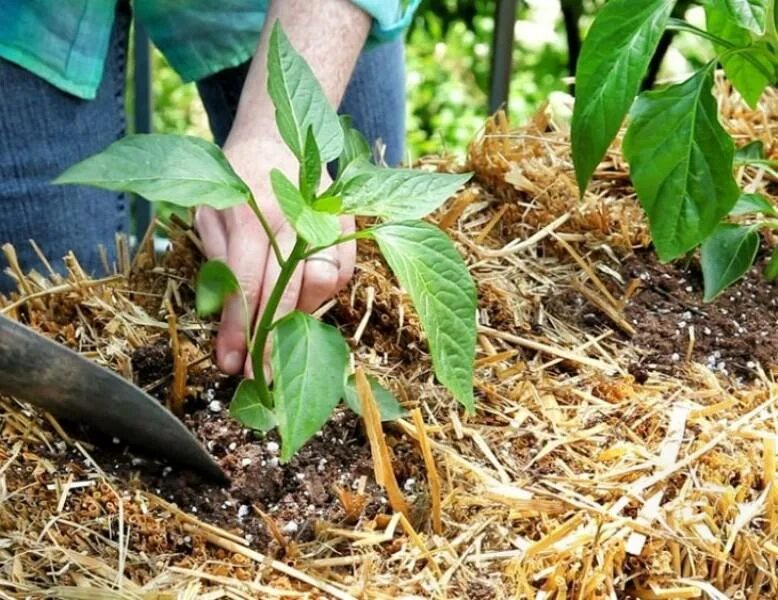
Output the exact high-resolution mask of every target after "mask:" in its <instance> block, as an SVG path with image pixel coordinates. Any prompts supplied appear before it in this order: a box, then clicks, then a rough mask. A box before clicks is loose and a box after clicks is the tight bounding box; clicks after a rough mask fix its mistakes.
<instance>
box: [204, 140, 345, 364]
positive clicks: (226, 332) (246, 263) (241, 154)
mask: <svg viewBox="0 0 778 600" xmlns="http://www.w3.org/2000/svg"><path fill="white" fill-rule="evenodd" d="M224 153H225V154H226V156H227V158H228V159H229V161H230V163H231V164H232V167H233V169H235V171H236V173H237V174H238V175H239V176H240V177H241V178H242V179H243V180H244V181H245V182H246V183H247V184H248V186H249V187H250V188H251V191H252V194H253V195H254V198H255V199H256V202H257V205H258V206H259V208H260V210H261V211H262V212H263V214H264V215H265V218H266V220H267V222H268V224H269V226H270V229H271V230H272V231H273V232H274V235H275V238H276V242H277V244H278V246H279V248H280V250H281V254H282V255H283V257H284V258H286V257H287V256H288V254H289V252H290V251H291V250H292V247H293V246H294V243H295V238H296V234H295V231H294V229H293V228H292V227H291V225H289V223H288V222H287V221H286V219H285V217H284V215H283V213H282V212H281V209H280V207H279V206H278V203H277V202H276V200H275V197H274V195H273V191H272V189H271V186H270V170H271V169H273V168H276V169H279V170H281V171H283V172H284V174H286V176H287V177H289V179H290V180H292V181H295V180H296V179H297V169H298V165H297V161H296V159H295V158H294V156H293V155H292V154H291V153H290V152H289V151H288V150H287V148H286V147H285V146H284V145H283V143H282V142H280V141H277V140H266V141H264V142H262V143H261V144H256V143H254V144H252V143H230V141H229V140H228V141H227V143H226V144H225V146H224ZM330 183H331V180H330V179H329V176H328V175H327V174H326V171H325V172H324V173H322V188H326V187H327V186H329V184H330ZM195 225H196V227H197V230H198V232H199V233H200V237H201V238H202V241H203V246H204V248H205V253H206V256H207V257H208V258H209V259H218V260H222V261H224V262H226V263H227V264H228V265H229V267H230V268H231V269H232V271H233V272H234V273H235V276H236V277H237V279H238V281H239V282H240V285H241V289H242V291H243V294H244V296H245V298H246V304H247V308H248V318H249V320H250V324H251V325H252V329H251V330H252V331H253V324H254V322H255V320H256V319H257V318H259V316H261V315H262V312H263V311H264V309H265V306H266V304H267V301H268V298H269V296H270V293H271V292H272V290H273V286H274V284H275V282H276V280H277V279H278V276H279V274H280V271H281V267H280V265H279V264H278V261H277V260H276V257H275V254H274V252H273V249H272V247H271V245H270V240H269V239H268V236H267V234H266V233H265V231H264V229H263V228H262V226H261V224H260V223H259V221H258V219H257V217H256V215H254V213H253V211H252V210H251V207H249V206H248V205H242V206H238V207H235V208H231V209H227V210H224V211H217V210H214V209H212V208H208V207H201V208H200V209H199V210H198V212H197V215H196V218H195ZM341 228H342V231H343V233H344V234H348V233H351V232H353V231H354V219H353V217H343V218H342V219H341ZM355 260H356V244H355V242H353V241H350V242H347V243H344V244H340V245H338V246H334V247H332V248H328V249H326V250H323V251H322V252H321V253H319V254H317V255H316V256H315V257H311V259H308V260H307V261H306V262H305V263H303V264H301V265H300V267H298V269H297V270H296V272H295V274H294V275H293V277H292V280H291V281H290V282H289V285H288V286H287V287H286V290H285V292H284V295H283V297H282V299H281V302H280V303H279V306H278V311H277V312H276V315H275V317H276V318H279V317H281V316H283V315H284V314H286V313H288V312H290V311H292V310H294V309H295V308H297V309H299V310H302V311H306V312H312V311H314V310H316V309H317V308H318V307H319V306H320V305H321V304H323V303H324V302H325V301H326V300H328V299H329V298H331V297H333V296H334V295H335V294H336V293H337V292H338V291H339V290H340V289H342V288H343V287H344V286H345V285H346V284H347V283H348V281H349V280H350V279H351V276H352V275H353V273H354V264H355ZM246 330H247V327H246V318H245V311H244V305H243V301H242V300H241V299H240V297H238V296H237V295H235V296H233V297H231V298H229V299H228V300H227V301H226V303H225V305H224V309H223V311H222V319H221V324H220V325H219V333H218V336H217V338H216V360H217V362H218V364H219V367H220V368H221V369H222V370H224V371H225V372H226V373H228V374H231V375H235V374H238V373H240V372H241V370H243V371H244V373H245V374H246V376H247V377H250V376H251V375H252V369H251V358H250V356H248V357H247V340H246Z"/></svg>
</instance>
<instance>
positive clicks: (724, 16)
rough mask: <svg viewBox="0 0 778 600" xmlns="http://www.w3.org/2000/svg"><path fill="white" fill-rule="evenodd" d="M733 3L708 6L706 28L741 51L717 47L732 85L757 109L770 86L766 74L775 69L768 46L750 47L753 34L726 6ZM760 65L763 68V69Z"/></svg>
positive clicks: (719, 0)
mask: <svg viewBox="0 0 778 600" xmlns="http://www.w3.org/2000/svg"><path fill="white" fill-rule="evenodd" d="M731 1H732V0H712V1H711V3H709V4H708V5H707V6H706V7H705V16H706V21H707V29H708V31H709V32H710V33H712V34H714V35H716V36H718V37H720V38H722V39H724V40H726V41H728V42H730V43H731V44H733V45H735V46H737V47H738V48H740V49H741V50H739V51H736V52H732V51H729V52H728V51H727V48H724V47H722V46H721V45H718V44H715V48H716V52H717V53H718V54H719V56H720V57H721V58H720V60H721V64H722V65H723V67H724V72H725V73H726V75H727V77H728V78H729V80H730V81H731V82H732V85H734V86H735V88H736V89H737V91H738V92H740V95H741V96H743V99H744V100H745V101H746V102H747V103H748V104H749V105H750V106H751V107H752V108H756V106H757V104H758V103H759V98H760V97H761V96H762V92H764V90H765V88H766V87H767V86H768V85H769V84H770V78H769V77H768V76H767V73H772V72H773V69H774V66H773V64H772V61H771V60H770V57H769V46H767V45H761V46H753V47H752V48H748V47H749V46H751V45H752V38H751V34H750V33H749V32H748V31H747V30H746V29H743V28H742V27H740V26H739V25H738V23H737V22H736V21H735V20H734V19H733V18H732V16H731V15H730V13H729V11H728V9H727V6H726V4H727V3H728V2H731ZM754 63H756V64H754ZM759 65H761V66H762V68H761V69H760V68H759Z"/></svg>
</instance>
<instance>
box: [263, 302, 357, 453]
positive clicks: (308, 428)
mask: <svg viewBox="0 0 778 600" xmlns="http://www.w3.org/2000/svg"><path fill="white" fill-rule="evenodd" d="M272 344H273V349H272V357H271V362H272V365H273V378H274V381H275V383H274V384H273V397H274V398H275V412H276V419H277V420H278V431H279V433H280V434H281V440H282V448H281V459H282V460H284V461H286V460H289V458H291V456H292V455H293V454H294V453H295V452H297V451H298V450H299V449H300V448H301V447H302V446H303V444H305V442H307V441H308V440H309V439H310V438H311V437H312V436H313V435H314V434H315V433H316V432H317V431H319V429H321V427H322V426H323V425H324V423H325V422H326V421H327V419H328V418H329V416H330V413H331V412H332V409H334V408H335V406H337V404H338V402H340V399H341V398H342V397H343V379H344V377H343V373H344V372H345V370H346V363H347V362H348V347H347V346H346V342H345V340H344V339H343V336H341V335H340V332H339V331H338V330H337V329H335V328H334V327H332V326H331V325H326V324H324V323H322V322H321V321H317V320H316V319H314V318H313V317H311V316H310V315H307V314H304V313H301V312H300V311H294V312H292V313H290V314H289V315H287V316H286V317H284V318H283V319H281V320H280V321H279V322H278V324H277V325H276V326H275V328H274V329H273V342H272Z"/></svg>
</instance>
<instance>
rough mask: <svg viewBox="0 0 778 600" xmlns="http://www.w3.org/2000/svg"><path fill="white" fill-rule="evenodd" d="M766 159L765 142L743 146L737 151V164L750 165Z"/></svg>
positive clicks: (760, 141)
mask: <svg viewBox="0 0 778 600" xmlns="http://www.w3.org/2000/svg"><path fill="white" fill-rule="evenodd" d="M764 159H765V153H764V142H762V140H754V141H753V142H749V143H748V144H746V145H745V146H741V147H740V148H738V149H737V150H736V151H735V163H736V164H748V163H750V162H751V161H754V160H764Z"/></svg>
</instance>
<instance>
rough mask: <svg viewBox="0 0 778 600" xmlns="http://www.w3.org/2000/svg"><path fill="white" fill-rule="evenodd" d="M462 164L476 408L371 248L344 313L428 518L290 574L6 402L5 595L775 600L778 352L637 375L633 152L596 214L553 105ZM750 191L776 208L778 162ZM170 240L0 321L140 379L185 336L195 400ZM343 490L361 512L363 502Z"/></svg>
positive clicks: (183, 352)
mask: <svg viewBox="0 0 778 600" xmlns="http://www.w3.org/2000/svg"><path fill="white" fill-rule="evenodd" d="M720 92H721V93H720V97H721V104H722V110H723V114H724V115H725V122H726V125H727V126H728V128H729V129H730V131H732V132H733V133H734V134H735V136H736V138H737V139H738V140H739V141H745V140H748V139H754V138H759V139H762V140H763V141H764V142H765V146H766V148H767V149H768V153H769V155H770V156H772V157H773V158H775V157H777V156H778V143H777V142H776V138H775V137H774V135H775V130H776V124H777V123H778V121H777V120H776V118H775V117H776V115H778V110H777V109H778V95H777V94H775V93H770V94H769V95H768V96H767V98H766V99H765V100H764V102H763V104H762V106H761V107H760V109H759V110H758V111H753V112H752V111H749V110H747V109H745V108H744V107H743V105H742V104H741V103H740V102H739V101H738V100H737V98H736V97H734V96H732V95H730V93H729V91H728V90H726V89H724V88H723V86H721V89H720ZM428 162H432V163H434V162H436V161H428ZM437 162H438V163H439V166H440V167H441V168H447V166H448V164H449V163H448V161H446V160H440V161H437ZM469 168H471V169H472V170H474V171H475V173H476V180H475V183H474V184H473V185H471V186H470V187H469V188H468V189H467V190H465V191H464V192H462V193H461V194H460V195H459V196H458V197H456V198H454V199H452V200H451V201H450V202H449V203H448V204H447V205H446V207H445V208H444V209H443V210H442V211H441V212H440V213H439V214H438V215H437V216H436V219H437V220H438V222H439V223H440V224H441V225H442V226H443V227H444V228H446V229H448V230H449V231H450V233H451V235H452V237H453V238H454V239H455V240H456V241H457V243H458V244H459V247H460V249H461V250H462V252H463V253H464V254H465V256H466V258H467V261H468V264H469V266H470V269H471V273H472V274H473V276H474V278H475V279H476V280H477V281H478V283H479V287H480V311H479V321H480V324H479V332H480V333H479V343H478V351H477V363H476V365H477V369H476V380H475V385H476V389H477V392H478V397H479V410H478V413H477V415H476V416H475V417H472V418H466V417H465V416H463V415H462V413H461V412H458V411H457V408H456V407H455V405H454V403H453V401H452V400H451V399H450V397H449V396H448V395H447V394H446V393H445V391H444V390H443V389H442V388H441V387H440V386H437V385H435V383H434V381H433V379H432V377H431V375H430V364H429V361H428V357H427V356H426V354H425V352H424V345H423V343H422V341H421V338H420V335H419V331H418V327H417V322H416V320H415V318H414V316H413V314H412V312H411V310H410V307H409V306H408V305H407V303H406V302H405V300H404V299H403V297H402V295H401V294H400V293H399V290H398V289H397V287H396V285H395V283H394V282H393V280H392V279H391V277H390V276H389V274H388V272H387V270H386V269H385V267H384V266H383V265H382V264H381V262H380V261H379V260H378V258H377V256H376V254H375V253H374V252H371V251H370V250H369V249H367V248H363V249H362V257H363V259H362V261H361V263H360V268H359V271H358V275H357V277H356V279H355V283H354V285H353V287H352V289H351V290H349V292H347V293H344V294H342V295H341V297H340V298H339V299H337V301H336V302H335V303H333V304H331V305H330V306H328V307H327V308H329V309H331V312H330V314H331V315H334V318H335V319H336V320H337V321H338V322H339V323H340V324H341V326H342V328H343V330H344V332H345V333H346V334H347V335H349V336H351V339H352V340H353V348H354V357H355V363H356V364H358V365H361V366H362V367H364V368H365V369H366V370H368V371H369V372H371V373H374V374H376V375H378V376H379V377H380V378H381V379H382V380H383V381H384V382H386V383H387V384H389V385H391V386H392V387H393V388H394V389H395V391H397V392H398V394H399V396H400V397H401V398H402V399H403V402H404V404H405V406H406V408H408V409H410V410H411V413H410V414H409V416H408V417H407V418H406V419H404V420H400V421H398V422H396V423H394V424H390V425H386V426H385V428H384V429H385V431H386V435H387V439H388V440H389V442H390V443H389V445H390V446H391V444H392V442H393V441H394V440H397V439H404V440H406V441H412V443H414V444H417V445H418V451H419V454H420V455H421V456H422V457H423V461H424V462H423V464H424V469H425V471H426V473H423V474H422V477H421V478H422V479H424V481H423V482H420V485H417V486H416V488H415V489H413V490H411V491H412V494H411V491H409V488H407V486H406V488H405V489H401V488H398V489H396V490H394V494H395V495H394V498H393V500H392V502H391V504H393V505H395V508H397V506H398V505H400V506H402V504H403V503H405V505H406V506H412V507H415V508H416V509H418V507H422V508H421V509H420V510H421V512H420V513H419V511H418V510H417V511H416V513H415V514H413V515H410V514H409V515H408V518H406V516H405V515H402V514H401V513H400V512H393V511H392V510H391V509H390V508H389V506H387V507H386V510H385V511H383V513H382V514H378V515H377V516H374V517H371V518H367V517H361V518H360V517H359V514H360V511H359V508H358V507H357V509H355V515H356V520H355V522H354V520H352V521H348V520H345V521H344V522H340V523H321V524H319V526H318V527H317V532H318V536H317V538H316V540H315V541H313V542H309V543H305V544H300V545H299V546H292V547H287V549H286V550H287V552H286V554H285V555H284V556H282V557H281V558H280V559H278V560H272V559H271V558H269V557H268V556H266V554H263V553H260V550H261V551H262V552H265V551H266V549H264V548H259V549H252V548H250V547H249V545H248V544H247V543H246V540H245V539H243V537H242V533H241V532H240V531H229V532H228V531H226V530H224V529H221V528H218V527H214V526H212V525H210V524H207V523H203V522H201V521H200V520H198V518H197V516H196V515H193V514H187V513H185V512H183V511H182V510H180V509H179V508H177V507H175V506H173V505H171V504H169V503H167V502H165V501H164V500H162V499H160V498H158V497H156V496H155V495H154V494H153V493H150V492H149V491H144V490H143V489H142V486H140V485H137V482H134V483H133V482H127V481H121V480H117V479H115V478H113V477H111V476H109V475H106V474H105V473H103V472H102V471H101V469H100V467H99V466H98V465H96V464H95V462H94V461H93V460H92V459H91V450H90V448H89V447H87V446H85V445H84V444H81V443H79V442H78V441H77V440H74V439H72V438H71V437H69V436H68V434H67V433H66V432H65V431H63V430H62V428H61V427H60V425H59V424H58V423H57V422H56V421H55V420H54V419H52V418H51V417H49V416H47V415H45V414H42V413H41V412H40V411H38V410H34V409H31V408H29V407H27V406H23V405H21V404H19V403H17V402H16V401H14V400H13V399H11V398H4V399H2V400H0V402H1V403H2V413H0V432H1V433H2V435H1V436H0V497H1V498H2V502H0V565H1V567H0V597H2V598H12V597H13V598H16V597H18V598H21V597H25V598H26V597H30V598H39V597H51V598H101V599H103V598H132V599H141V598H144V599H152V598H154V599H162V598H213V599H215V598H271V597H309V598H314V597H329V596H334V597H339V598H472V599H481V598H483V599H487V598H536V599H539V600H540V599H551V598H554V599H562V598H575V599H588V598H697V597H699V598H704V597H710V598H715V599H723V598H747V599H757V598H775V597H777V595H778V571H776V562H777V561H778V489H777V488H776V439H777V437H776V435H777V434H778V407H776V402H778V383H776V374H777V373H778V360H777V361H776V363H775V364H762V365H757V366H756V367H755V369H754V373H755V378H754V379H753V380H752V381H751V382H748V383H743V382H739V381H734V380H730V379H728V378H727V377H726V376H725V375H724V374H722V373H714V372H712V371H710V370H709V369H708V368H707V367H706V366H704V365H700V364H693V363H690V362H684V361H683V360H681V361H680V363H679V366H678V369H677V370H676V372H675V375H673V376H669V375H660V374H658V373H649V374H648V378H647V380H646V381H645V382H643V383H640V384H638V383H637V382H636V381H635V379H634V378H633V377H632V376H631V375H630V374H629V372H628V365H630V364H632V363H633V362H634V361H635V359H636V357H637V354H638V353H639V351H638V350H637V349H636V348H634V347H633V346H632V345H631V344H630V343H629V335H630V332H631V331H632V330H633V327H634V324H631V323H629V322H627V321H626V320H625V319H624V317H623V307H624V303H625V302H626V301H627V299H628V297H629V296H630V295H631V294H632V293H634V285H633V284H634V282H628V281H623V280H621V278H620V276H619V273H618V272H619V264H620V261H621V260H622V259H623V257H625V256H627V255H628V254H630V253H631V252H633V251H634V250H635V249H637V248H641V247H645V246H647V245H648V241H649V239H648V234H647V229H646V225H645V222H644V220H643V217H642V214H641V212H640V210H639V207H638V205H637V202H636V199H635V197H634V193H633V191H632V190H631V188H630V187H629V182H628V179H627V175H626V165H625V163H624V161H623V159H622V157H621V154H620V152H619V145H618V142H617V144H616V145H615V146H614V148H613V150H612V151H611V152H610V153H609V155H608V157H607V159H606V161H605V162H604V163H603V164H602V165H601V167H600V169H599V170H598V172H597V174H596V178H595V182H594V183H593V185H592V187H591V189H590V191H589V192H588V193H587V195H586V197H585V198H584V200H583V201H579V199H578V197H577V192H576V189H575V184H574V179H573V173H572V170H571V163H570V156H569V143H568V139H567V136H566V133H565V131H564V126H563V125H557V124H556V123H555V122H554V120H553V117H552V116H551V115H550V114H547V113H546V112H541V113H539V114H538V116H537V117H536V119H535V120H534V121H533V122H532V123H530V124H528V125H527V126H526V127H524V128H522V129H519V130H512V129H510V128H509V127H508V125H507V124H506V123H505V121H504V119H503V118H502V117H501V116H500V115H497V116H496V117H495V118H494V119H492V120H490V121H489V122H488V123H487V125H486V127H485V131H484V132H483V134H482V135H481V136H479V138H478V139H477V140H476V141H475V142H474V143H473V145H472V147H471V148H470V153H469ZM738 177H739V178H740V180H741V183H742V185H743V186H745V187H748V188H749V189H756V190H760V191H761V192H762V193H765V194H768V195H770V194H773V195H771V197H772V198H773V200H775V199H776V197H775V195H774V192H775V183H776V182H775V180H774V179H773V178H772V176H771V175H770V174H769V173H767V172H765V170H764V169H752V168H749V169H742V170H741V171H740V172H739V173H738ZM175 239H176V240H177V245H176V246H177V249H176V250H175V251H174V252H173V253H172V254H170V255H168V256H167V257H166V258H165V259H163V260H161V261H155V260H154V259H153V258H152V257H150V256H149V255H148V254H145V255H143V256H141V258H140V259H139V260H137V261H136V264H135V265H131V264H130V262H129V260H128V259H127V257H126V253H125V255H124V256H123V258H122V259H121V260H120V264H119V265H118V266H119V275H117V276H114V277H110V278H107V279H104V280H100V281H91V280H89V279H87V278H86V277H85V276H84V275H83V274H82V273H80V271H79V269H78V266H77V262H76V261H75V259H72V260H71V262H70V264H71V274H70V276H69V277H68V278H65V279H56V278H54V280H53V281H52V280H50V279H45V278H43V277H41V276H39V275H33V276H27V277H24V279H21V277H20V294H19V295H16V296H14V297H13V298H10V299H5V300H2V299H0V307H2V306H4V308H0V310H1V311H2V312H3V313H4V314H6V315H10V316H12V317H16V318H19V319H21V320H23V321H24V322H26V323H31V324H32V325H33V326H35V327H36V328H37V329H39V330H41V331H44V332H46V333H48V334H50V335H52V336H54V337H56V338H57V339H59V340H60V341H63V342H64V343H67V344H69V345H71V346H72V347H75V348H78V349H79V350H81V351H82V352H84V353H85V354H87V355H89V356H90V357H93V358H94V359H96V360H98V361H100V362H101V363H103V364H106V365H109V366H111V367H112V368H114V369H116V370H118V371H119V372H120V373H123V374H125V375H127V376H131V375H132V373H131V370H132V367H131V362H130V356H131V355H132V353H133V351H134V350H135V349H137V348H139V347H141V346H144V345H147V344H149V343H151V342H154V341H155V340H159V339H169V332H171V331H175V332H176V335H175V336H174V340H173V345H174V356H175V357H176V360H175V366H174V371H175V373H171V374H170V379H169V380H168V381H167V382H166V383H165V385H167V386H168V388H169V390H170V394H171V397H178V398H179V399H180V398H181V397H182V396H183V397H184V398H185V397H186V395H187V394H188V393H194V392H193V391H192V389H191V387H190V388H189V389H188V388H187V387H186V386H187V379H188V378H190V377H191V376H192V375H193V373H195V372H196V371H197V369H202V368H204V366H203V365H205V364H206V363H207V362H208V356H209V352H210V349H209V345H208V340H209V338H210V331H211V330H212V328H213V325H212V324H210V323H201V322H200V321H198V320H197V319H196V318H195V317H194V316H193V315H192V311H191V301H192V294H191V289H190V283H189V282H190V281H191V278H192V277H193V275H194V272H195V268H196V262H197V260H199V259H196V255H195V254H193V253H192V248H196V244H197V240H196V238H194V235H193V234H192V232H187V233H186V234H181V233H180V232H179V233H178V234H176V236H175ZM768 243H773V244H774V243H775V240H774V239H773V240H772V242H769V241H768ZM6 250H7V252H8V253H10V250H9V249H6ZM193 257H194V258H193ZM570 289H575V290H577V291H579V292H580V293H582V294H584V295H585V297H586V298H587V299H589V301H590V302H591V303H592V305H593V306H595V307H596V308H597V309H598V310H599V311H600V312H601V313H602V314H604V315H606V316H607V318H608V319H609V320H610V322H611V323H612V328H610V329H607V328H606V329H603V330H601V332H600V333H598V334H597V335H594V334H592V333H591V331H586V330H583V329H581V328H580V327H579V326H578V325H577V324H573V323H567V322H565V321H564V320H563V319H560V318H559V317H558V316H556V315H555V314H552V313H551V312H549V311H547V309H546V305H547V304H548V303H549V302H550V301H552V300H553V298H554V297H555V296H556V295H558V294H560V293H561V292H563V291H565V290H570ZM581 290H583V291H581ZM614 290H620V291H614ZM138 292H140V293H138ZM770 334H771V335H774V334H773V333H772V332H771V333H770ZM408 356H410V357H411V358H412V360H408ZM31 376H34V374H32V373H31ZM415 409H419V410H415ZM373 425H374V423H373V424H371V423H370V422H368V424H367V427H368V429H371V428H372V429H374V427H373ZM380 441H381V440H377V442H378V443H377V447H378V446H380ZM65 455H67V456H70V457H72V459H71V460H68V461H63V460H61V457H62V456H65ZM57 457H60V458H57ZM379 458H380V453H377V458H376V470H377V472H378V473H379V476H380V477H382V478H384V479H385V480H386V481H387V482H388V485H390V486H391V479H392V477H391V473H387V469H388V470H389V471H391V465H389V466H388V467H387V465H386V464H385V462H382V461H381V460H379ZM421 461H422V459H421V458H420V464H422V463H421ZM140 477H141V480H142V474H141V475H140ZM397 493H399V494H400V496H401V497H400V498H397ZM390 497H391V494H390ZM349 498H350V499H351V501H352V502H354V503H356V504H359V503H360V499H359V490H357V491H356V492H355V493H354V494H351V495H350V496H343V500H344V502H346V503H347V501H348V500H349ZM347 509H348V507H346V510H347ZM409 512H410V510H409ZM352 516H353V515H352ZM276 533H277V532H276ZM279 539H282V540H283V536H280V537H279Z"/></svg>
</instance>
